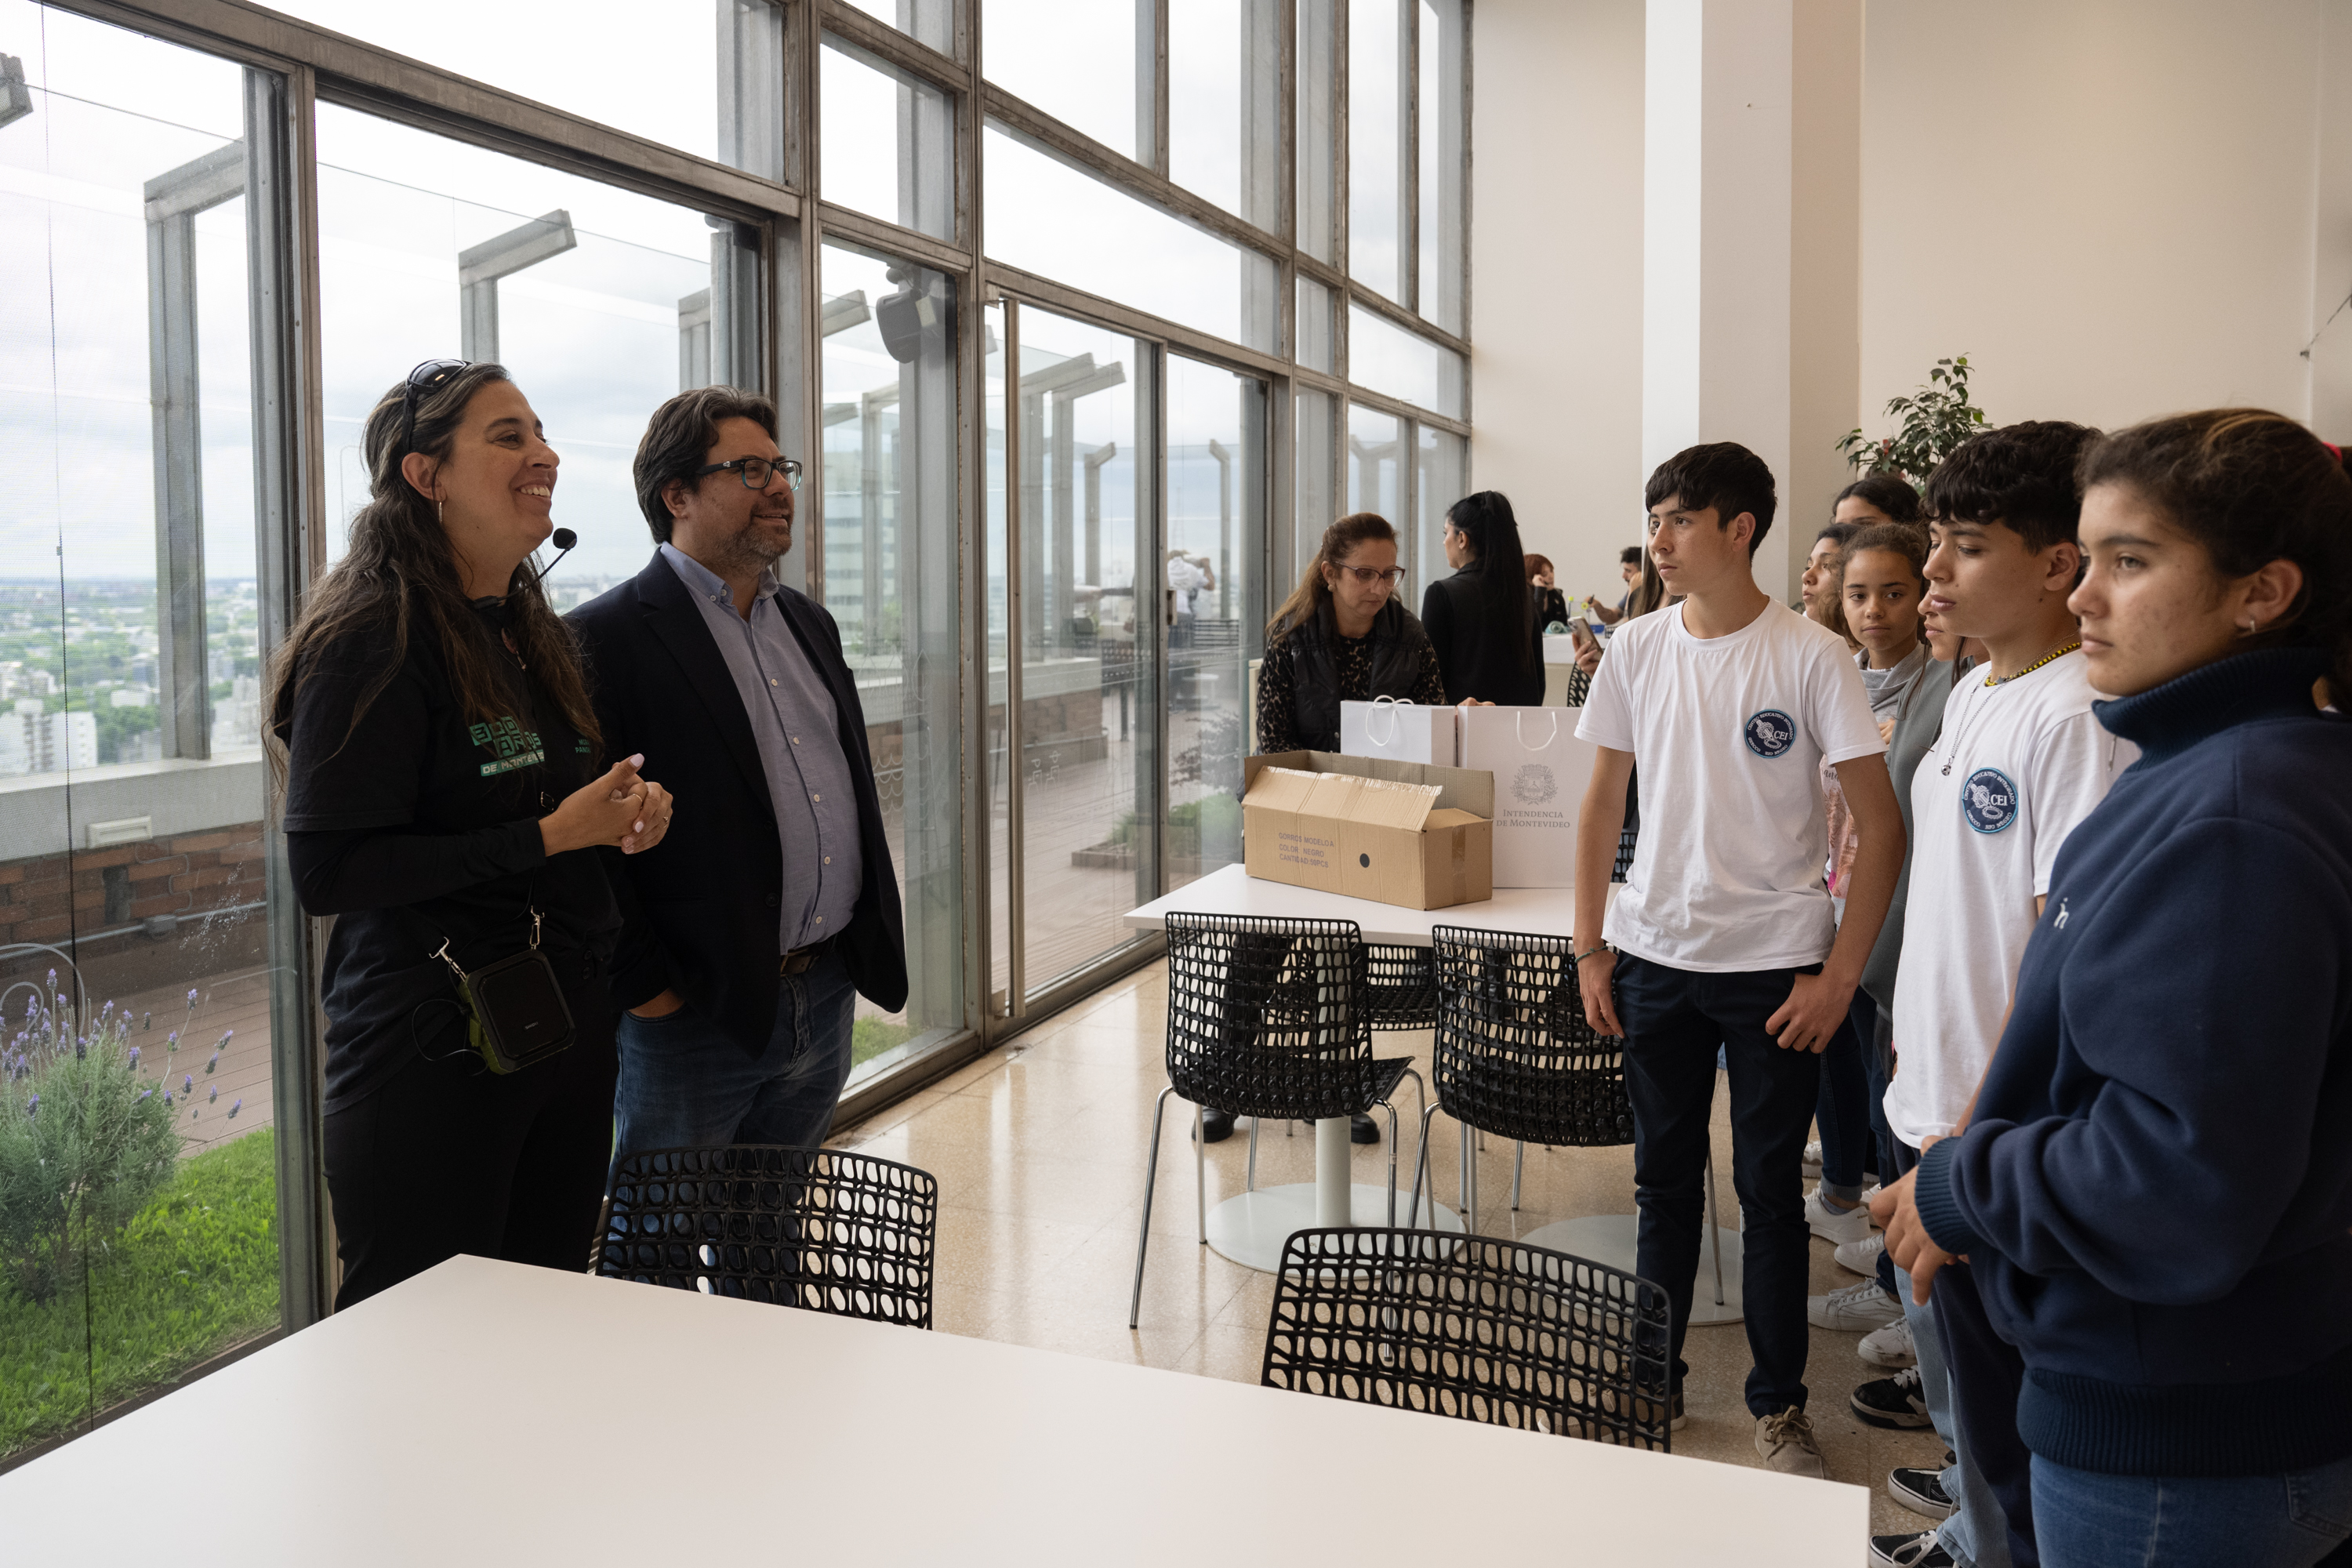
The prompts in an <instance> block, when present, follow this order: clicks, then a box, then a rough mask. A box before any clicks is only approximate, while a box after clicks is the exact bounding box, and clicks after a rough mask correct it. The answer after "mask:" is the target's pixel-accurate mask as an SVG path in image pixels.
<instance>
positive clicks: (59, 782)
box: [0, 746, 268, 859]
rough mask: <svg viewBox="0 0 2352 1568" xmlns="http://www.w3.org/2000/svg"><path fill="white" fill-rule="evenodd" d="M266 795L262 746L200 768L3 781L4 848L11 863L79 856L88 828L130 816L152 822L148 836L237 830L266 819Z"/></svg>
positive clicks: (129, 768) (130, 767) (124, 768)
mask: <svg viewBox="0 0 2352 1568" xmlns="http://www.w3.org/2000/svg"><path fill="white" fill-rule="evenodd" d="M267 792H268V778H267V776H266V769H265V766H264V764H263V763H262V760H261V748H259V747H258V746H253V747H247V748H246V749H244V750H241V751H235V752H222V753H221V754H220V755H218V756H216V757H211V758H207V759H205V760H204V761H201V762H198V761H189V760H183V759H178V758H174V759H171V760H168V761H164V762H156V763H116V764H114V765H113V766H110V767H103V768H81V769H78V770H76V771H75V772H72V773H28V774H26V775H23V776H21V777H17V778H7V779H0V844H5V845H6V846H7V850H6V854H7V856H8V857H9V858H12V859H18V858H26V857H29V856H36V855H56V854H60V853H63V852H64V851H66V850H68V849H70V850H73V851H74V852H76V853H79V852H80V851H82V850H84V849H87V848H89V843H88V838H89V824H90V823H93V822H110V821H116V820H119V819H121V818H122V817H126V816H144V817H150V818H152V826H151V827H150V828H149V830H148V832H147V834H146V835H145V837H151V838H168V837H172V836H173V834H179V833H199V832H202V831H203V830H205V828H208V827H227V826H235V825H237V824H241V823H248V822H254V821H257V820H260V819H261V818H262V817H263V816H265V815H266V806H267V804H268V794H267ZM68 805H70V808H71V809H70V811H68ZM75 836H78V837H75Z"/></svg>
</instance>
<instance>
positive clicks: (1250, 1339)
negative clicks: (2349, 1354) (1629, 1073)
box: [834, 966, 1942, 1553]
mask: <svg viewBox="0 0 2352 1568" xmlns="http://www.w3.org/2000/svg"><path fill="white" fill-rule="evenodd" d="M1167 994H1168V990H1167V981H1166V978H1165V975H1164V973H1163V972H1162V970H1161V969H1160V967H1159V966H1154V967H1152V968H1150V969H1147V970H1143V971H1141V972H1139V973H1137V974H1136V975H1133V976H1131V977H1129V979H1128V980H1126V981H1123V982H1121V983H1119V984H1118V985H1116V986H1114V987H1113V988H1112V989H1110V990H1109V991H1107V992H1105V993H1103V994H1100V995H1098V996H1097V997H1094V998H1092V999H1090V1000H1089V1001H1087V1002H1086V1003H1083V1004H1081V1005H1079V1006H1077V1007H1076V1008H1074V1009H1073V1010H1071V1011H1070V1012H1069V1013H1066V1014H1064V1015H1061V1016H1057V1017H1055V1018H1054V1019H1052V1020H1050V1021H1049V1022H1048V1023H1046V1024H1045V1025H1042V1026H1039V1027H1038V1028H1037V1029H1036V1030H1034V1031H1033V1032H1031V1033H1029V1034H1026V1035H1024V1036H1022V1037H1020V1038H1018V1039H1016V1040H1015V1041H1013V1043H1012V1044H1010V1045H1008V1046H1006V1047H1003V1048H1002V1049H999V1050H996V1051H992V1052H990V1053H989V1054H988V1055H987V1056H985V1057H983V1058H981V1059H979V1060H978V1061H975V1062H973V1063H971V1065H969V1066H968V1067H966V1068H962V1069H961V1071H959V1072H957V1073H956V1074H955V1075H953V1076H952V1077H950V1078H949V1079H945V1080H943V1081H942V1082H941V1083H940V1084H939V1085H938V1086H937V1087H935V1088H933V1089H928V1090H925V1091H924V1092H922V1093H920V1094H919V1095H916V1096H915V1097H913V1098H912V1099H910V1100H905V1101H902V1102H900V1103H899V1104H898V1105H896V1106H893V1107H892V1108H891V1109H889V1110H886V1111H884V1112H882V1113H881V1114H879V1115H878V1116H876V1117H874V1118H872V1119H871V1120H869V1121H866V1122H864V1123H861V1124H860V1125H858V1126H856V1127H852V1128H848V1129H845V1130H843V1131H840V1132H838V1133H837V1134H836V1135H835V1139H834V1142H835V1144H837V1145H842V1146H846V1147H855V1148H858V1149H861V1150H863V1151H865V1152H868V1153H872V1154H878V1155H881V1156H884V1157H885V1158H888V1159H893V1160H902V1161H905V1162H906V1163H908V1164H912V1165H917V1166H919V1167H921V1168H922V1169H924V1170H927V1171H929V1172H930V1173H932V1174H933V1175H935V1176H937V1177H938V1178H939V1183H940V1236H939V1249H940V1267H939V1278H938V1287H937V1289H938V1294H937V1297H936V1315H937V1322H938V1326H939V1327H940V1329H942V1330H944V1331H948V1332H950V1333H959V1334H970V1335H973V1336H976V1337H979V1338H982V1339H992V1340H1005V1341H1010V1342H1013V1343H1016V1344H1025V1345H1034V1346H1037V1347H1040V1348H1042V1349H1046V1350H1055V1351H1062V1352H1068V1353H1070V1354H1074V1355H1087V1356H1097V1357H1100V1358H1102V1359H1104V1360H1107V1361H1125V1362H1134V1363H1142V1364H1144V1365H1147V1366H1155V1367H1161V1368H1168V1369H1172V1370H1174V1371H1178V1372H1185V1373H1201V1374H1204V1375H1207V1376H1211V1377H1227V1378H1233V1379H1235V1380H1238V1381H1243V1382H1250V1383H1255V1382H1256V1381H1257V1377H1258V1370H1259V1364H1260V1358H1261V1354H1262V1352H1263V1349H1264V1345H1265V1321H1266V1310H1267V1307H1268V1305H1269V1303H1270V1301H1271V1300H1272V1293H1273V1282H1272V1280H1271V1279H1270V1277H1268V1276H1266V1275H1264V1274H1259V1273H1256V1272H1255V1271H1253V1270H1251V1269H1247V1268H1242V1267H1240V1266H1239V1265H1237V1264H1233V1263H1228V1262H1227V1261H1225V1260H1224V1259H1223V1258H1220V1257H1218V1256H1217V1255H1216V1254H1215V1253H1213V1252H1212V1251H1210V1250H1209V1249H1208V1248H1206V1247H1202V1246H1200V1245H1199V1231H1198V1229H1197V1226H1196V1219H1195V1215H1196V1205H1195V1203H1194V1198H1193V1176H1192V1143H1191V1141H1190V1129H1191V1121H1192V1117H1191V1114H1190V1108H1189V1107H1184V1106H1181V1104H1180V1103H1179V1102H1177V1101H1174V1100H1171V1102H1170V1107H1169V1122H1170V1128H1169V1131H1168V1132H1167V1133H1166V1134H1165V1135H1163V1137H1162V1140H1161V1145H1160V1179H1159V1194H1158V1200H1157V1203H1156V1205H1155V1206H1154V1210H1153V1214H1152V1239H1151V1256H1150V1267H1149V1269H1148V1271H1147V1273H1146V1275H1145V1279H1144V1290H1143V1309H1142V1316H1141V1321H1140V1324H1139V1327H1138V1328H1137V1329H1135V1330H1134V1331H1131V1332H1130V1331H1129V1329H1128V1327H1127V1306H1128V1293H1129V1289H1130V1286H1131V1284H1132V1281H1133V1278H1134V1268H1135V1243H1136V1230H1137V1223H1138V1219H1139V1215H1140V1214H1141V1211H1142V1205H1143V1169H1142V1166H1143V1152H1144V1148H1145V1145H1146V1143H1147V1142H1148V1140H1149V1136H1150V1120H1151V1103H1152V1100H1153V1099H1154V1098H1155V1097H1156V1096H1157V1095H1158V1094H1159V1093H1160V1089H1162V1088H1164V1087H1165V1086H1166V1084H1167V1081H1168V1080H1167V1076H1166V1073H1165V1072H1164V1070H1163V1068H1162V1062H1163V1030H1164V1028H1165V1020H1166V1006H1167ZM1376 1045H1377V1047H1378V1048H1379V1050H1380V1053H1381V1055H1382V1056H1390V1055H1396V1054H1401V1053H1402V1052H1404V1051H1406V1050H1412V1051H1413V1052H1414V1053H1415V1054H1416V1055H1418V1056H1419V1057H1420V1058H1422V1060H1421V1066H1422V1069H1423V1073H1424V1075H1425V1074H1426V1072H1427V1068H1428V1064H1427V1056H1428V1051H1429V1037H1428V1036H1427V1035H1426V1034H1421V1035H1409V1034H1395V1035H1381V1036H1378V1037H1376ZM1406 1100H1407V1101H1408V1106H1409V1102H1410V1100H1411V1093H1410V1089H1408V1090H1407V1093H1406ZM1401 1109H1404V1108H1401ZM1180 1111H1181V1112H1182V1114H1181V1120H1180V1116H1179V1113H1180ZM1406 1115H1407V1117H1408V1118H1409V1117H1410V1110H1409V1109H1406ZM1716 1126H1717V1131H1716V1140H1717V1146H1716V1164H1717V1168H1718V1170H1720V1171H1724V1172H1727V1171H1728V1170H1729V1168H1730V1158H1731V1134H1730V1129H1729V1125H1728V1123H1727V1121H1726V1120H1725V1115H1724V1108H1723V1100H1721V1099H1720V1098H1719V1099H1718V1100H1717V1113H1716ZM1298 1131H1299V1134H1300V1135H1299V1136H1297V1137H1295V1138H1285V1137H1282V1136H1280V1135H1279V1134H1278V1132H1277V1131H1276V1129H1274V1128H1272V1127H1270V1126H1269V1127H1268V1129H1267V1130H1266V1131H1265V1134H1264V1135H1262V1137H1261V1141H1260V1143H1259V1149H1258V1184H1259V1185H1261V1186H1267V1185H1274V1184H1281V1183H1285V1182H1305V1181H1311V1180H1313V1177H1314V1140H1313V1139H1312V1137H1311V1136H1309V1135H1308V1133H1307V1129H1305V1128H1303V1127H1302V1128H1300V1129H1299V1130H1298ZM1405 1138H1406V1142H1405V1145H1404V1149H1403V1153H1404V1156H1405V1157H1406V1158H1407V1159H1408V1160H1409V1159H1410V1158H1411V1156H1412V1134H1411V1132H1409V1131H1408V1132H1407V1133H1406V1134H1405ZM1431 1141H1432V1143H1431V1152H1432V1162H1433V1168H1434V1169H1435V1170H1436V1171H1437V1172H1438V1173H1439V1174H1440V1188H1441V1190H1440V1194H1439V1196H1440V1198H1441V1200H1442V1201H1444V1202H1446V1203H1448V1204H1449V1205H1450V1204H1451V1203H1452V1201H1453V1195H1454V1172H1455V1170H1456V1168H1457V1167H1456V1161H1457V1160H1458V1158H1459V1145H1458V1143H1457V1142H1456V1141H1455V1130H1454V1124H1453V1123H1452V1122H1451V1121H1448V1120H1447V1119H1446V1118H1445V1117H1444V1116H1443V1115H1440V1116H1439V1117H1438V1118H1437V1119H1436V1120H1435V1122H1434V1124H1433V1130H1432V1133H1431ZM1248 1147H1249V1140H1248V1137H1247V1124H1246V1123H1244V1125H1243V1127H1242V1128H1241V1129H1240V1130H1239V1131H1236V1133H1235V1135H1234V1137H1233V1138H1231V1139H1229V1140H1228V1141H1226V1142H1223V1143H1219V1144H1214V1145H1212V1146H1211V1148H1210V1150H1209V1160H1208V1198H1209V1202H1210V1204H1211V1205H1214V1204H1216V1203H1217V1202H1218V1201H1219V1200H1220V1199H1221V1198H1223V1197H1226V1196H1229V1195H1231V1194H1234V1193H1236V1192H1238V1191H1240V1190H1241V1189H1242V1186H1243V1182H1244V1162H1245V1160H1246V1159H1247V1156H1248ZM1480 1161H1481V1163H1480V1165H1479V1198H1480V1212H1479V1215H1478V1229H1479V1231H1480V1232H1481V1233H1482V1234H1485V1235H1489V1236H1506V1235H1525V1234H1526V1233H1527V1232H1528V1231H1531V1230H1533V1229H1535V1228H1536V1227H1537V1226H1543V1225H1548V1224H1549V1223H1551V1222H1552V1221H1553V1220H1556V1219H1564V1218H1569V1217H1572V1216H1575V1215H1587V1214H1606V1213H1612V1212H1616V1213H1625V1214H1630V1213H1632V1212H1633V1151H1632V1150H1630V1149H1599V1150H1555V1151H1550V1152H1546V1151H1543V1150H1540V1149H1530V1150H1528V1160H1527V1175H1526V1184H1525V1190H1524V1194H1523V1197H1522V1207H1521V1208H1520V1209H1519V1211H1518V1212H1517V1213H1516V1214H1515V1213H1513V1212H1512V1211H1511V1208H1510V1190H1511V1146H1510V1145H1509V1144H1507V1143H1504V1142H1500V1141H1496V1142H1491V1143H1490V1144H1489V1146H1488V1147H1487V1148H1486V1151H1485V1152H1483V1153H1482V1154H1481V1155H1480ZM1355 1164H1356V1170H1355V1178H1356V1180H1357V1181H1359V1182H1361V1183H1370V1184H1378V1183H1383V1182H1385V1181H1386V1180H1387V1171H1388V1153H1387V1151H1386V1150H1385V1149H1384V1148H1381V1147H1378V1146H1374V1147H1366V1148H1359V1149H1358V1150H1357V1151H1356V1152H1355ZM1406 1179H1407V1180H1408V1181H1409V1180H1410V1177H1409V1176H1408V1177H1407V1178H1406ZM1724 1200H1725V1202H1726V1203H1727V1204H1728V1203H1730V1202H1731V1198H1730V1189H1729V1183H1728V1177H1726V1178H1725V1185H1724ZM1852 1282H1853V1276H1852V1275H1849V1274H1847V1273H1845V1272H1844V1271H1843V1269H1841V1268H1838V1267H1837V1265H1836V1264H1835V1263H1834V1262H1833V1261H1832V1259H1831V1257H1830V1247H1829V1245H1828V1243H1826V1242H1822V1241H1819V1240H1816V1241H1815V1242H1814V1243H1813V1289H1815V1290H1816V1291H1823V1290H1830V1289H1835V1288H1837V1287H1839V1286H1841V1285H1845V1284H1850V1283H1852ZM1812 1338H1813V1343H1812V1354H1811V1365H1810V1367H1809V1370H1808V1373H1807V1383H1808V1385H1809V1386H1810V1388H1811V1413H1812V1416H1813V1421H1814V1428H1815V1430H1816V1432H1817V1433H1818V1434H1819V1435H1820V1437H1821V1443H1822V1454H1823V1456H1824V1458H1826V1459H1827V1461H1828V1465H1829V1472H1830V1475H1831V1477H1832V1479H1837V1480H1842V1481H1851V1482H1853V1483H1855V1484H1857V1485H1860V1486H1866V1487H1868V1488H1870V1489H1871V1490H1872V1492H1873V1496H1874V1500H1873V1504H1872V1528H1873V1530H1874V1531H1879V1532H1892V1531H1905V1530H1913V1529H1922V1528H1925V1521H1920V1520H1918V1519H1917V1517H1916V1515H1913V1514H1911V1513H1908V1512H1906V1511H1905V1510H1902V1509H1901V1508H1898V1507H1897V1506H1896V1505H1895V1504H1894V1503H1893V1502H1891V1501H1889V1500H1887V1497H1886V1493H1885V1479H1886V1472H1887V1469H1888V1468H1890V1467H1892V1466H1895V1465H1921V1464H1932V1463H1934V1462H1936V1460H1937V1458H1939V1457H1940V1455H1941V1452H1942V1447H1941V1445H1940V1444H1938V1443H1937V1440H1936V1438H1935V1436H1934V1435H1933V1434H1932V1433H1916V1434H1915V1433H1907V1432H1884V1431H1879V1430H1876V1429H1874V1428H1872V1427H1869V1426H1864V1425H1863V1424H1862V1423H1861V1422H1859V1421H1857V1420H1855V1419H1854V1418H1853V1415H1852V1413H1851V1412H1850V1410H1849V1409H1848V1407H1847V1404H1846V1398H1847V1395H1848V1394H1850V1393H1851V1392H1852V1391H1853V1387H1854V1385H1855V1384H1858V1383H1861V1382H1864V1381H1866V1380H1867V1379H1869V1378H1873V1377H1880V1376H1884V1375H1885V1373H1883V1372H1881V1371H1879V1370H1878V1369H1876V1368H1874V1367H1870V1366H1867V1365H1865V1364H1864V1363H1863V1362H1862V1361H1861V1359H1860V1358H1859V1357H1857V1356H1856V1355H1855V1354H1854V1353H1853V1347H1854V1343H1855V1342H1856V1340H1857V1339H1858V1338H1859V1336H1857V1335H1853V1334H1840V1333H1831V1332H1828V1331H1823V1330H1819V1329H1816V1330H1814V1331H1813V1336H1812ZM1685 1359H1686V1360H1688V1362H1689V1363H1690V1365H1691V1377H1690V1380H1689V1383H1688V1384H1687V1386H1686V1389H1685V1394H1686V1400H1687V1405H1688V1408H1689V1412H1690V1423H1689V1425H1688V1426H1686V1427H1685V1429H1684V1430H1683V1431H1680V1432H1677V1433H1675V1440H1674V1442H1675V1451H1676V1452H1677V1453H1684V1454H1691V1455H1696V1456H1697V1457H1699V1458H1706V1459H1714V1460H1719V1461H1721V1462H1724V1463H1727V1464H1735V1465H1752V1464H1755V1463H1756V1462H1757V1459H1756V1453H1755V1448H1754V1446H1753V1442H1754V1434H1755V1423H1754V1421H1753V1420H1752V1419H1751V1418H1750V1417H1749V1416H1748V1412H1747V1409H1746V1406H1745V1405H1744V1404H1743V1403H1742V1400H1741V1395H1740V1389H1741V1384H1742V1383H1743V1381H1744V1380H1745V1378H1746V1377H1747V1374H1748V1366H1749V1360H1748V1342H1747V1338H1746V1336H1745V1333H1744V1332H1743V1331H1742V1330H1741V1329H1740V1328H1738V1326H1736V1325H1728V1326H1724V1327H1715V1328H1698V1329H1694V1330H1693V1331H1691V1334H1690V1338H1689V1343H1688V1349H1687V1351H1686V1352H1685ZM1856 1550H1857V1552H1858V1553H1859V1552H1860V1550H1861V1548H1860V1544H1859V1543H1857V1547H1856Z"/></svg>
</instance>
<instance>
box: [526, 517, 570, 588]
mask: <svg viewBox="0 0 2352 1568" xmlns="http://www.w3.org/2000/svg"><path fill="white" fill-rule="evenodd" d="M547 538H548V542H549V543H551V544H552V545H554V546H555V561H561V560H562V559H563V558H564V557H565V556H567V555H569V554H571V553H572V546H573V545H575V544H577V543H579V542H580V536H579V535H578V534H576V533H574V532H572V531H571V530H570V529H568V528H559V529H557V530H556V531H554V532H553V533H551V534H549V535H548V536H547ZM555 561H551V562H549V563H547V564H546V565H544V566H542V567H541V568H540V569H539V575H538V576H536V577H534V578H532V579H531V581H532V582H533V583H543V582H545V581H546V580H547V574H549V573H550V572H552V571H554V570H555Z"/></svg>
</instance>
